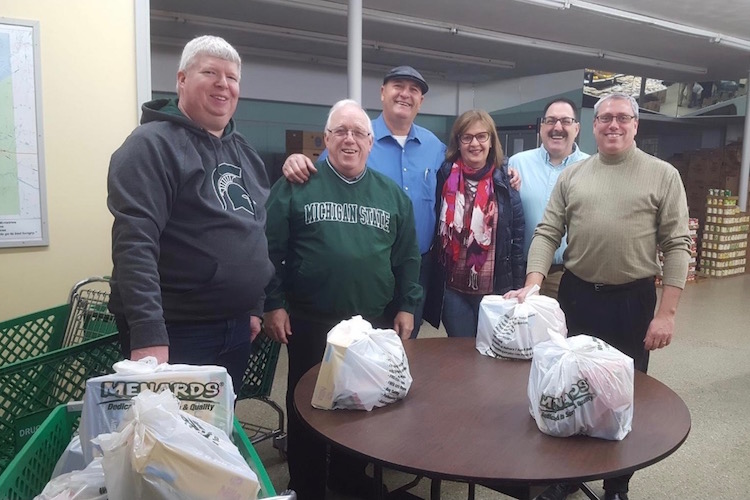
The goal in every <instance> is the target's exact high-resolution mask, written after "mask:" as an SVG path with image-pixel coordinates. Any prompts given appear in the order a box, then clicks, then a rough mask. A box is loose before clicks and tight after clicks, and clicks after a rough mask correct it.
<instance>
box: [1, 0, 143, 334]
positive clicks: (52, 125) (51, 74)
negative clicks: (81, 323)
mask: <svg viewBox="0 0 750 500" xmlns="http://www.w3.org/2000/svg"><path fill="white" fill-rule="evenodd" d="M0 16H2V17H7V18H11V19H22V20H33V21H39V30H40V31H39V41H40V49H41V78H42V108H43V112H44V116H43V124H42V125H43V132H44V150H45V172H46V176H45V177H46V182H47V221H48V224H49V246H47V247H37V248H23V249H19V248H2V249H0V321H2V320H5V319H9V318H13V317H15V316H19V315H21V314H26V313H30V312H34V311H37V310H40V309H44V308H47V307H51V306H54V305H58V304H62V303H64V302H65V301H66V300H67V294H68V291H69V290H70V287H71V286H72V285H73V284H74V283H75V282H76V281H78V280H80V279H82V278H85V277H87V276H92V275H100V274H109V273H110V272H111V268H112V264H111V262H112V261H111V258H110V229H111V224H112V218H111V216H110V214H109V211H108V210H107V206H106V197H107V188H106V178H107V166H108V163H109V157H110V155H111V154H112V152H113V151H114V150H115V149H116V148H117V147H118V146H119V145H120V144H121V143H122V141H123V140H124V139H125V137H127V135H128V134H129V133H130V131H131V130H132V129H133V128H134V127H135V125H136V124H137V104H136V76H135V28H134V23H135V21H134V2H133V1H132V0H108V1H106V2H103V1H101V0H66V1H64V2H62V1H58V0H33V1H29V0H3V6H2V9H0Z"/></svg>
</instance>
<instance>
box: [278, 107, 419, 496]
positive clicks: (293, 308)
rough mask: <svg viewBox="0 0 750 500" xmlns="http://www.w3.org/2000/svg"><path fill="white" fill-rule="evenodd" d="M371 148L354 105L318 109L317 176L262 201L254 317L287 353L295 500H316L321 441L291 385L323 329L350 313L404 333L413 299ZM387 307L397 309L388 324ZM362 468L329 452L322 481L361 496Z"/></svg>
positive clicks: (413, 252) (406, 255)
mask: <svg viewBox="0 0 750 500" xmlns="http://www.w3.org/2000/svg"><path fill="white" fill-rule="evenodd" d="M372 144H373V129H372V123H371V122H370V119H369V118H368V116H367V114H366V113H365V112H364V110H363V109H362V108H361V106H360V105H359V104H357V103H356V102H355V101H352V100H344V101H339V102H338V103H336V104H335V105H334V106H333V107H332V108H331V112H330V113H329V115H328V122H327V123H326V131H325V145H326V148H328V152H329V154H328V157H327V158H326V159H324V160H323V161H320V162H318V164H317V165H316V168H317V170H318V174H317V175H315V176H312V177H311V178H310V180H309V181H308V182H306V183H305V184H292V183H290V182H287V181H286V180H285V179H281V180H279V181H278V182H277V183H276V184H275V185H274V186H273V188H272V190H271V195H270V197H269V200H268V204H267V212H268V224H267V229H266V234H267V237H268V250H269V256H270V258H271V261H272V262H273V264H274V265H275V266H276V275H275V277H274V278H272V280H271V283H270V284H269V285H268V287H267V288H266V303H265V310H266V313H265V316H264V322H265V330H266V333H268V334H269V335H270V336H271V337H272V338H273V339H274V340H276V341H277V342H281V343H284V344H287V350H288V353H289V375H288V384H287V396H286V404H287V417H288V419H289V425H288V442H287V446H288V449H287V452H288V459H289V475H290V478H291V479H290V488H292V489H294V490H295V491H296V493H297V495H298V498H299V499H300V500H306V499H311V500H319V499H322V498H325V488H326V474H325V470H326V447H325V443H323V442H322V441H321V440H320V439H318V438H316V437H315V436H313V435H312V434H311V432H310V431H309V430H307V429H305V427H304V426H303V424H302V423H301V422H300V421H299V418H298V417H297V416H296V413H295V410H294V407H293V394H294V388H295V387H296V385H297V382H298V381H299V379H300V378H301V377H302V375H304V374H305V372H307V371H308V370H309V369H310V368H312V367H313V366H315V365H316V364H317V363H319V362H320V361H321V359H322V358H323V352H324V351H325V347H326V335H327V333H328V331H329V330H330V329H331V328H333V327H334V326H335V325H336V324H337V323H339V322H340V321H342V320H344V319H348V318H350V317H352V316H353V315H357V314H359V315H362V316H363V317H364V318H365V319H367V320H368V321H370V322H371V323H373V324H374V325H375V326H376V327H380V328H393V329H394V330H396V332H397V333H398V334H399V335H400V336H401V338H402V339H408V338H409V335H410V334H411V331H412V329H413V328H414V311H415V309H416V307H417V305H418V303H419V301H420V299H421V296H422V288H421V286H420V285H419V268H420V254H419V248H418V246H417V238H416V230H415V228H414V214H413V209H412V204H411V201H410V200H409V198H407V197H406V195H405V194H404V193H403V192H402V191H401V189H400V188H399V187H398V185H397V184H396V183H395V182H393V181H392V180H390V179H389V178H387V177H386V176H385V175H383V174H380V173H378V172H376V171H374V170H371V169H369V168H367V167H366V161H367V157H368V154H369V153H370V149H371V148H372ZM389 304H390V305H391V306H392V307H394V308H395V309H396V310H397V313H396V316H395V319H394V320H393V321H392V322H389V321H387V320H386V315H385V309H386V306H389ZM391 317H392V316H391ZM366 465H367V464H366V462H364V461H362V460H359V459H355V458H354V457H352V456H347V455H343V454H341V453H337V452H335V450H332V451H331V457H330V467H329V477H328V486H329V487H330V488H331V489H332V490H334V491H337V492H341V493H344V494H348V495H353V496H355V497H359V498H366V497H367V496H368V495H369V494H370V493H371V492H374V487H375V486H374V485H373V482H372V480H371V479H370V478H369V477H367V476H366V475H365V472H364V468H365V466H366Z"/></svg>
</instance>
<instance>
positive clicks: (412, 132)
mask: <svg viewBox="0 0 750 500" xmlns="http://www.w3.org/2000/svg"><path fill="white" fill-rule="evenodd" d="M372 130H373V132H375V140H376V141H379V140H381V139H383V138H384V137H393V134H392V133H391V131H390V130H389V129H388V125H386V123H385V118H383V113H380V116H378V117H377V118H376V119H374V120H373V121H372ZM412 139H414V140H416V141H417V142H422V141H421V140H420V138H419V130H418V129H417V127H415V126H414V124H413V123H412V124H411V128H410V129H409V134H408V135H407V136H406V141H407V142H409V141H410V140H412ZM394 140H395V139H394Z"/></svg>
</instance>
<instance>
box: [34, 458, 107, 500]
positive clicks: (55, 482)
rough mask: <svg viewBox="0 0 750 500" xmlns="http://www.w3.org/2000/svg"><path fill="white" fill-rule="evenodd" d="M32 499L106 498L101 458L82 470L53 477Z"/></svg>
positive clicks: (88, 499)
mask: <svg viewBox="0 0 750 500" xmlns="http://www.w3.org/2000/svg"><path fill="white" fill-rule="evenodd" d="M34 500H107V488H106V486H105V484H104V470H103V469H102V460H101V458H97V459H94V460H93V461H92V462H91V463H90V464H89V465H88V466H87V467H86V468H85V469H83V470H74V471H72V472H66V473H64V474H62V475H59V476H56V477H53V479H51V480H50V481H49V482H48V483H47V485H46V486H45V487H44V490H42V492H41V493H40V494H39V495H37V496H36V497H34Z"/></svg>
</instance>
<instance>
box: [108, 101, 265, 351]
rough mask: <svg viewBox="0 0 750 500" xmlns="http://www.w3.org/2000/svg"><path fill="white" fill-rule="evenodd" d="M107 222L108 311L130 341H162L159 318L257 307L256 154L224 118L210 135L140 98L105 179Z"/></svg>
mask: <svg viewBox="0 0 750 500" xmlns="http://www.w3.org/2000/svg"><path fill="white" fill-rule="evenodd" d="M107 189H108V197H107V205H108V207H109V210H110V212H112V215H113V216H114V218H115V220H114V224H113V226H112V261H113V263H114V269H113V271H112V282H111V288H112V294H111V298H110V302H109V309H110V311H112V312H113V313H114V314H117V315H123V316H124V317H125V319H126V320H127V322H128V325H129V327H130V334H131V349H137V348H142V347H149V346H153V345H168V344H169V340H168V337H167V330H166V326H165V321H166V322H172V321H188V322H192V321H196V322H197V321H212V320H221V319H227V318H232V317H236V316H238V315H240V314H242V313H246V312H250V313H252V314H254V315H256V316H261V315H262V313H263V301H264V298H265V297H264V292H263V290H264V288H265V286H266V285H267V284H268V282H269V280H270V278H271V276H272V275H273V265H272V264H271V262H270V261H269V259H268V244H267V241H266V236H265V233H264V228H265V224H266V212H265V208H264V206H265V203H266V199H267V198H268V193H269V183H268V176H267V174H266V171H265V167H264V165H263V161H262V160H261V159H260V157H259V156H258V154H257V153H256V152H255V150H254V149H253V148H251V147H250V145H248V143H247V142H246V141H245V139H244V138H243V137H242V136H241V135H240V134H239V133H237V132H235V125H234V122H233V121H230V123H229V125H227V127H226V129H225V131H224V135H223V136H222V137H221V138H219V137H216V136H214V135H212V134H210V133H208V132H207V131H206V130H204V129H202V128H201V127H199V126H198V125H197V124H196V123H195V122H193V121H191V120H190V119H188V118H187V117H185V115H183V114H182V113H181V112H180V110H179V109H178V107H177V101H176V100H174V99H172V100H167V99H160V100H155V101H151V102H148V103H146V104H144V105H143V118H142V120H141V125H140V126H139V127H137V128H136V129H135V130H134V131H133V133H132V134H130V136H129V137H128V138H127V139H126V140H125V142H124V143H123V145H122V146H121V147H120V148H119V149H118V150H117V151H115V153H114V154H113V155H112V159H111V161H110V165H109V174H108V178H107Z"/></svg>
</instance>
